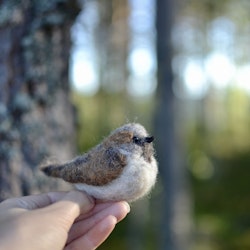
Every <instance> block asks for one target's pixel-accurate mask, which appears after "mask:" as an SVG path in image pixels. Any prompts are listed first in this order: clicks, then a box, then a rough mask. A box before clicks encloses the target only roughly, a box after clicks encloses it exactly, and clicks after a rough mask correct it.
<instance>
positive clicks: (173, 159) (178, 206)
mask: <svg viewBox="0 0 250 250" xmlns="http://www.w3.org/2000/svg"><path fill="white" fill-rule="evenodd" d="M156 10H157V17H156V28H157V60H158V91H157V103H158V107H157V114H156V124H155V134H156V138H157V145H156V146H157V156H158V160H159V170H160V181H161V185H162V192H161V194H160V195H159V197H158V200H159V203H158V207H159V210H160V213H159V214H161V215H160V218H159V219H160V220H161V221H160V223H161V228H160V231H159V232H158V235H159V238H160V239H159V243H160V246H159V249H169V250H184V249H189V234H190V200H189V193H188V192H187V190H188V189H187V185H186V184H187V180H186V175H185V165H184V164H183V160H182V159H183V155H182V153H181V152H182V146H181V143H180V141H179V138H178V133H177V132H178V131H177V127H176V125H178V124H176V123H175V122H176V117H177V110H176V106H175V97H174V93H173V73H172V64H171V63H172V57H173V48H172V45H171V32H172V27H173V16H174V1H173V0H166V1H161V0H157V6H156ZM155 216H157V215H155Z"/></svg>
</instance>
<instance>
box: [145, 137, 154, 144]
mask: <svg viewBox="0 0 250 250" xmlns="http://www.w3.org/2000/svg"><path fill="white" fill-rule="evenodd" d="M153 140H154V137H153V136H149V137H145V142H147V143H151V142H152V141H153Z"/></svg>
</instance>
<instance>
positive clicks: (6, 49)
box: [0, 0, 80, 200]
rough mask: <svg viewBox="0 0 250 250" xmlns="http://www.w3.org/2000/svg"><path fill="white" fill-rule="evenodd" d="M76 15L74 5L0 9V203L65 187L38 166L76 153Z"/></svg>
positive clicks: (49, 2) (48, 1)
mask: <svg viewBox="0 0 250 250" xmlns="http://www.w3.org/2000/svg"><path fill="white" fill-rule="evenodd" d="M79 11H80V9H79V8H78V6H77V4H76V1H74V0H73V1H72V0H67V1H66V0H65V1H61V0H43V1H28V0H27V1H25V0H22V1H17V0H16V1H14V0H13V1H7V0H6V1H2V2H1V4H0V44H1V46H0V53H1V57H0V190H1V191H0V200H3V199H5V198H8V197H11V196H19V195H28V194H30V193H35V192H41V191H48V190H50V189H61V188H66V186H64V184H62V182H60V181H56V180H55V181H52V180H51V179H47V178H46V177H43V175H42V174H40V173H39V170H38V165H39V163H41V161H43V160H44V158H45V157H49V156H53V157H55V158H57V159H59V160H65V159H69V158H71V157H72V156H73V154H74V152H75V146H74V145H75V143H74V122H73V121H74V109H73V106H72V105H71V103H70V100H69V85H68V60H69V51H70V46H71V44H70V27H71V24H72V22H73V21H74V20H75V18H76V15H77V14H78V12H79Z"/></svg>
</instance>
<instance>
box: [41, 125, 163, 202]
mask: <svg viewBox="0 0 250 250" xmlns="http://www.w3.org/2000/svg"><path fill="white" fill-rule="evenodd" d="M153 140H154V137H153V136H149V135H148V133H147V131H146V130H145V128H144V127H143V126H142V125H140V124H138V123H129V124H125V125H123V126H121V127H119V128H117V129H115V130H114V131H113V132H111V134H110V135H109V136H108V137H106V138H104V140H103V141H102V142H101V143H100V144H98V145H97V146H95V147H94V148H92V149H91V150H90V151H88V152H87V153H85V154H83V155H80V156H78V157H76V158H74V159H73V160H71V161H69V162H66V163H64V164H49V165H47V166H43V167H42V168H41V170H42V171H43V172H44V173H45V174H46V175H48V176H51V177H57V178H62V179H63V180H65V181H66V182H69V183H73V184H74V185H75V187H76V189H78V190H82V191H85V192H86V193H87V194H89V195H91V196H92V197H94V198H95V199H98V200H102V201H119V200H126V201H129V202H131V201H135V200H137V199H139V198H141V197H143V196H145V195H146V194H148V193H149V192H150V190H151V189H152V187H153V186H154V184H155V182H156V177H157V173H158V167H157V162H156V160H155V157H154V148H153V144H152V142H153Z"/></svg>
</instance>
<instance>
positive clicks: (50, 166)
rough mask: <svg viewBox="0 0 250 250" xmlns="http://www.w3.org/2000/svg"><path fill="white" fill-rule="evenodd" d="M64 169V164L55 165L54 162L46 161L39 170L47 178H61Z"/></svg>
mask: <svg viewBox="0 0 250 250" xmlns="http://www.w3.org/2000/svg"><path fill="white" fill-rule="evenodd" d="M64 167H65V165H64V164H60V163H57V162H56V161H55V160H51V159H50V160H48V159H46V160H45V161H44V162H42V164H41V165H40V167H39V168H40V170H41V171H42V172H43V173H44V174H46V175H47V176H51V177H57V178H62V174H63V173H62V172H63V169H64Z"/></svg>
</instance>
